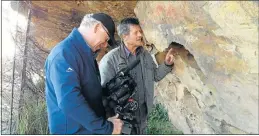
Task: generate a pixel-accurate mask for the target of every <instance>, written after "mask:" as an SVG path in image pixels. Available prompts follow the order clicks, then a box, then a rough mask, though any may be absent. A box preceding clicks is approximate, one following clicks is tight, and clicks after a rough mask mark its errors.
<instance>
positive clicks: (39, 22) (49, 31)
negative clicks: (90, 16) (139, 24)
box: [31, 1, 137, 50]
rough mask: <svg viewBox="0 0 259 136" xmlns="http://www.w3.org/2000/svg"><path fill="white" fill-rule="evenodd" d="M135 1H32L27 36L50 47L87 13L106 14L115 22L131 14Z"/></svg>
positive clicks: (43, 45) (45, 46) (78, 23)
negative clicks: (28, 33)
mask: <svg viewBox="0 0 259 136" xmlns="http://www.w3.org/2000/svg"><path fill="white" fill-rule="evenodd" d="M136 3H137V2H136V1H123V2H121V1H48V2H47V1H32V4H31V5H32V24H33V26H32V28H31V35H33V39H34V40H35V42H37V43H39V44H40V45H41V46H42V47H44V48H46V49H49V50H50V49H51V48H52V47H53V46H54V45H56V44H57V43H58V42H60V41H61V40H63V39H64V38H65V37H66V36H67V35H68V34H69V33H70V32H71V30H72V29H73V27H77V26H79V25H80V22H81V20H82V18H83V16H84V15H85V14H87V13H96V12H103V13H107V14H109V15H110V16H111V17H112V18H113V19H114V22H115V24H117V23H118V21H120V20H121V19H122V18H124V17H132V16H135V15H134V12H133V9H134V7H135V5H136Z"/></svg>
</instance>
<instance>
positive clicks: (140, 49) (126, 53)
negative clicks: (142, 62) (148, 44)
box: [120, 42, 144, 59]
mask: <svg viewBox="0 0 259 136" xmlns="http://www.w3.org/2000/svg"><path fill="white" fill-rule="evenodd" d="M143 50H144V49H143V47H138V48H137V51H136V54H137V55H139V54H140V53H141V52H143ZM130 54H131V53H130V52H129V50H128V49H127V47H126V46H125V44H124V43H123V42H121V43H120V56H121V57H122V58H123V59H127V58H128V57H129V55H130Z"/></svg>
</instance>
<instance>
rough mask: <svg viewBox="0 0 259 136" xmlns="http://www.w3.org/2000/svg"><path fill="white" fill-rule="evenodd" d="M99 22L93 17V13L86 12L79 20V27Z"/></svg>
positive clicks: (88, 26)
mask: <svg viewBox="0 0 259 136" xmlns="http://www.w3.org/2000/svg"><path fill="white" fill-rule="evenodd" d="M97 23H101V22H100V21H98V20H96V19H94V18H93V14H86V15H85V16H84V18H83V19H82V21H81V24H80V27H81V26H83V27H86V28H90V27H91V26H93V25H94V24H97Z"/></svg>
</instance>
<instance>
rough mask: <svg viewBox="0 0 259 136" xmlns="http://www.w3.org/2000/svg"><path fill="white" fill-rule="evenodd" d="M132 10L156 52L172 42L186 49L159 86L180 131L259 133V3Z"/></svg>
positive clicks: (152, 5)
mask: <svg viewBox="0 0 259 136" xmlns="http://www.w3.org/2000/svg"><path fill="white" fill-rule="evenodd" d="M134 11H135V14H136V16H137V17H138V18H139V20H140V22H141V26H142V28H143V31H144V34H145V36H146V39H147V40H148V42H150V43H153V44H154V45H155V46H156V49H157V50H158V51H160V52H161V51H164V49H166V48H167V47H168V46H169V45H170V44H171V43H172V42H176V43H179V44H181V45H183V46H184V47H185V48H178V49H177V50H178V52H179V55H178V56H177V57H176V62H175V69H174V71H173V72H172V73H171V74H169V75H167V76H166V77H165V78H164V79H163V80H162V81H160V82H159V83H157V84H156V93H157V95H158V96H157V97H158V99H159V100H160V101H161V102H162V103H164V105H165V106H166V107H167V109H168V111H169V115H170V119H171V121H172V122H173V124H174V125H175V126H176V127H177V128H178V129H180V130H182V131H183V132H184V133H185V134H186V133H187V134H188V133H194V134H200V133H235V134H237V133H259V132H258V2H252V1H250V2H248V1H246V2H245V1H240V2H234V1H221V2H216V1H209V2H206V1H203V2H196V1H195V2H194V1H193V2H187V1H178V2H176V1H175V2H170V1H164V2H161V1H159V2H155V1H154V2H148V1H141V2H138V3H137V6H136V8H135V10H134ZM157 56H159V55H157ZM160 56H162V57H163V55H160ZM160 59H161V58H160Z"/></svg>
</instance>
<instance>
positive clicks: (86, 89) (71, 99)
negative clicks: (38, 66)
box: [45, 28, 113, 134]
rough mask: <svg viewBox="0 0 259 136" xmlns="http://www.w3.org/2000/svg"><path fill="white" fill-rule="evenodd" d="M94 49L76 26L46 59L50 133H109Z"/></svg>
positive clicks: (110, 128) (109, 124) (109, 123)
mask: <svg viewBox="0 0 259 136" xmlns="http://www.w3.org/2000/svg"><path fill="white" fill-rule="evenodd" d="M97 73H98V68H97V67H96V65H95V59H94V58H93V52H92V51H91V49H90V48H89V46H88V45H87V43H86V42H85V41H84V39H83V37H82V35H81V34H80V33H79V32H78V30H77V29H76V28H74V30H73V31H72V32H71V34H70V35H69V36H68V37H67V38H66V39H64V40H63V41H62V42H60V43H59V44H58V45H56V46H55V47H54V48H53V49H52V51H51V53H50V54H49V56H48V58H47V60H46V63H45V74H46V82H45V86H46V101H47V111H48V121H49V128H50V133H51V134H111V133H112V131H113V124H112V123H111V122H108V121H107V120H106V119H105V110H104V107H103V105H102V87H101V84H100V79H99V77H98V74H97Z"/></svg>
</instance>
